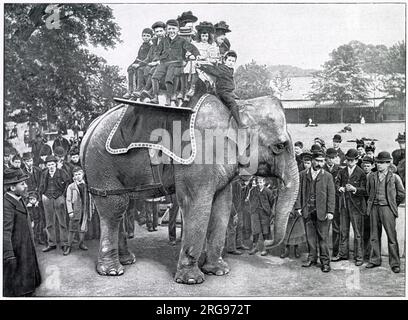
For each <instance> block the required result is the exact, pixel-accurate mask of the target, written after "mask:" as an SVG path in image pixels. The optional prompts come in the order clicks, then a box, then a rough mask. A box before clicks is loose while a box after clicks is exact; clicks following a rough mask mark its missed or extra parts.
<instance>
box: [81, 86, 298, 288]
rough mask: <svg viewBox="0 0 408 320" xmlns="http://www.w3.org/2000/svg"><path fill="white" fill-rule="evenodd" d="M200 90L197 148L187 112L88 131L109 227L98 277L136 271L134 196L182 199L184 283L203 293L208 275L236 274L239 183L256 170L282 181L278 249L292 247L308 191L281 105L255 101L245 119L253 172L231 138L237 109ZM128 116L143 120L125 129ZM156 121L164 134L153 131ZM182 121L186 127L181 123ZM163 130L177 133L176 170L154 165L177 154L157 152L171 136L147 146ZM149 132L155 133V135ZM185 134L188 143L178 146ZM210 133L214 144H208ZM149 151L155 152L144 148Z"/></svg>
mask: <svg viewBox="0 0 408 320" xmlns="http://www.w3.org/2000/svg"><path fill="white" fill-rule="evenodd" d="M197 91H198V92H197V94H196V95H195V96H194V97H193V98H192V99H191V102H190V103H191V105H192V106H195V105H196V104H197V103H198V102H199V103H200V108H199V110H198V111H197V112H193V113H192V114H191V117H192V118H193V117H194V127H193V132H194V137H195V142H194V143H195V146H194V143H193V141H192V135H191V132H192V131H191V127H189V128H188V129H187V130H186V131H185V134H184V136H183V131H182V130H183V129H184V128H187V124H188V125H190V126H191V119H190V113H189V112H185V113H184V112H179V113H177V115H176V116H175V114H176V113H173V112H168V111H169V110H162V108H160V107H138V106H135V107H128V108H125V106H124V105H118V106H117V107H115V108H113V109H111V110H109V111H108V112H106V113H105V114H104V115H102V116H100V117H99V118H98V119H97V120H95V121H94V122H93V123H92V124H91V126H90V127H89V129H88V130H87V133H86V135H85V136H84V139H83V142H82V144H81V160H82V163H83V166H84V169H85V171H86V175H87V180H88V185H89V187H90V190H91V192H92V193H93V198H94V201H95V204H96V206H97V209H98V212H99V215H100V221H101V222H100V223H101V240H100V250H99V254H98V261H97V266H96V268H97V271H98V273H99V274H101V275H113V276H114V275H121V274H123V272H124V267H123V265H126V264H132V263H134V262H135V256H134V254H133V253H131V252H130V250H129V248H128V246H127V239H126V237H125V233H124V230H123V224H122V223H121V221H122V219H123V215H124V212H125V211H126V209H127V206H128V204H129V197H135V196H136V197H137V196H140V194H143V196H144V197H147V196H148V195H149V194H150V192H154V193H155V196H156V193H161V194H165V193H172V192H175V193H176V196H177V200H178V203H179V205H180V208H181V210H182V212H183V239H182V244H181V249H180V254H179V260H178V265H177V272H176V274H175V280H176V281H177V282H180V283H186V284H195V283H201V282H202V281H204V274H203V272H204V273H211V274H216V275H224V274H226V273H228V272H229V266H228V264H227V263H226V262H225V261H224V260H223V259H222V257H221V255H222V250H223V247H224V243H225V234H226V229H227V224H228V220H229V213H230V207H231V197H232V196H231V181H232V180H233V179H234V178H235V177H236V176H237V175H238V174H239V171H240V170H252V171H251V172H250V174H256V175H261V176H274V177H277V178H278V179H279V180H280V181H281V184H280V185H281V186H282V187H281V189H280V190H279V194H278V199H277V202H276V205H275V210H276V213H275V221H274V225H273V228H274V235H275V236H274V245H277V244H279V243H280V242H281V241H282V240H283V239H284V236H285V231H286V224H287V221H288V217H289V213H290V211H291V209H292V207H293V204H294V202H295V199H296V197H297V192H298V184H299V182H298V171H297V165H296V161H295V156H294V151H293V147H292V141H291V137H290V135H289V133H288V131H287V126H286V119H285V116H284V111H283V108H282V105H281V103H280V101H279V100H277V99H275V98H273V97H260V98H256V99H251V100H249V101H247V102H248V103H247V105H246V106H245V112H243V113H242V114H241V117H242V119H243V121H244V122H245V123H246V124H248V125H249V126H250V129H249V130H247V133H246V134H247V135H248V136H250V139H249V140H248V141H249V144H248V145H247V148H246V149H245V148H244V150H245V152H247V153H248V152H249V156H248V157H247V158H248V160H249V163H246V164H245V163H242V162H241V163H240V162H238V161H237V160H236V159H237V157H236V151H237V139H235V140H234V139H233V138H232V136H231V132H235V130H236V128H237V124H236V122H235V121H234V120H232V118H231V114H230V112H229V110H228V109H227V108H226V107H225V106H224V105H223V104H222V103H221V102H220V101H219V100H218V98H217V97H215V96H213V95H209V94H203V91H201V92H200V91H199V90H197ZM132 108H133V110H132ZM125 109H126V110H125ZM136 109H139V111H136ZM124 110H125V111H124ZM132 112H133V113H132ZM165 112H168V114H165ZM126 114H127V115H128V116H129V117H134V119H133V120H132V121H130V120H129V121H130V123H129V126H128V128H124V129H120V130H116V129H118V126H119V125H118V123H120V122H121V121H122V120H121V119H124V118H123V116H124V115H126ZM153 118H154V119H155V120H154V121H153V122H154V123H155V125H154V126H150V127H149V124H147V125H146V122H148V121H151V120H152V119H153ZM176 118H177V120H175V119H176ZM187 118H188V120H186V119H187ZM129 119H130V118H129ZM183 119H184V120H183ZM124 121H125V122H126V121H127V120H126V119H124ZM174 121H175V122H177V121H178V122H179V124H178V125H176V124H174ZM156 125H159V127H160V128H158V129H160V130H161V132H165V131H167V132H168V133H170V140H171V141H172V142H173V143H171V144H170V147H169V148H167V149H169V151H170V152H173V153H174V155H175V156H178V158H177V157H173V160H172V161H170V162H168V163H161V162H160V161H158V162H155V161H156V160H158V159H159V160H163V158H162V157H161V156H163V154H164V155H165V156H168V154H167V153H166V152H167V151H165V149H164V148H161V147H153V145H162V144H158V141H163V140H164V139H165V138H166V137H165V135H162V136H161V137H160V138H161V139H162V140H157V139H155V140H156V141H153V142H152V141H143V140H145V139H146V137H149V138H150V137H155V138H158V137H159V135H155V134H153V131H155V130H154V129H156V128H154V127H155V126H156ZM115 126H116V129H115ZM175 127H177V130H176V131H174V128H175ZM163 129H165V130H163ZM143 130H147V131H146V132H142V131H143ZM149 130H152V132H150V133H149V132H148V131H149ZM160 130H159V131H160ZM175 132H176V133H175ZM177 132H178V133H177ZM179 133H180V136H181V141H177V139H178V138H177V137H176V136H178V134H179ZM115 134H117V135H116V136H115ZM208 134H210V135H212V136H211V137H210V138H209V136H208ZM129 137H130V138H129ZM135 138H137V139H136V140H137V142H135V143H140V144H141V145H140V146H139V145H138V147H135V145H133V146H131V145H132V143H133V141H132V140H133V139H135ZM214 140H215V141H214ZM211 141H212V143H210V142H211ZM174 142H180V143H174ZM129 143H130V144H129ZM143 143H146V145H145V146H144V147H143V145H142V144H143ZM148 143H151V145H149V144H148ZM177 148H179V149H178V150H176V149H177ZM120 149H122V150H120ZM180 149H181V151H180ZM115 150H120V151H119V152H115ZM151 150H156V152H152V151H151ZM220 150H221V154H219V151H220ZM238 151H239V150H238ZM241 151H242V150H241ZM247 155H248V154H247ZM167 158H168V157H167ZM170 158H171V157H170ZM153 159H155V161H153ZM174 159H176V160H174ZM158 169H159V171H160V170H161V172H158ZM158 179H159V180H158ZM160 179H161V180H160ZM149 188H151V189H149ZM152 190H153V191H152ZM108 191H109V192H108ZM143 192H144V193H143ZM149 196H150V195H149ZM204 247H205V248H206V257H205V261H204V262H203V265H202V266H201V268H200V267H199V265H198V260H199V257H200V255H201V253H202V251H203V248H204Z"/></svg>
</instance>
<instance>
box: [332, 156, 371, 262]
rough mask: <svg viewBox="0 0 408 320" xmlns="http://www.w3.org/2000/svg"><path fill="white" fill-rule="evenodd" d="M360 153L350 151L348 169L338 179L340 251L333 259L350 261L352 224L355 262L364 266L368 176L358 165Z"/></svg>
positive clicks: (347, 161) (340, 172) (343, 170)
mask: <svg viewBox="0 0 408 320" xmlns="http://www.w3.org/2000/svg"><path fill="white" fill-rule="evenodd" d="M358 158H359V153H358V151H357V150H356V149H349V150H348V151H347V153H346V163H347V167H345V168H343V169H341V170H340V171H339V173H338V175H337V178H336V189H337V191H338V192H339V195H340V229H341V231H340V233H341V236H340V250H339V254H338V255H337V256H336V257H334V258H333V259H332V261H334V262H337V261H340V260H348V259H349V238H350V223H351V225H352V227H353V232H354V262H355V265H356V266H361V265H362V264H363V259H364V252H363V219H364V215H365V214H366V201H365V196H366V182H367V178H366V175H365V173H364V171H363V169H361V168H360V167H359V166H358V165H357V163H358Z"/></svg>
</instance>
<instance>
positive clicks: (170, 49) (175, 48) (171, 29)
mask: <svg viewBox="0 0 408 320" xmlns="http://www.w3.org/2000/svg"><path fill="white" fill-rule="evenodd" d="M166 32H167V35H166V36H165V37H164V39H163V40H162V41H161V42H160V43H159V45H158V47H157V51H156V58H155V59H154V60H160V64H159V65H158V66H157V67H156V70H155V72H154V74H153V76H152V86H153V99H152V101H151V102H152V103H155V104H158V103H159V97H158V95H159V82H160V80H161V79H162V78H165V84H166V91H167V97H166V105H170V104H171V101H173V102H174V103H175V101H176V100H177V97H176V94H175V93H174V86H173V81H174V78H175V75H176V72H177V71H178V70H179V69H180V67H182V66H183V61H184V59H190V60H194V59H195V58H196V57H197V56H198V55H199V54H200V52H199V51H198V50H197V48H196V47H195V46H194V45H192V44H191V43H190V42H188V41H187V40H186V39H183V38H182V37H180V36H179V35H178V32H179V24H178V22H177V20H173V19H170V20H168V21H167V23H166Z"/></svg>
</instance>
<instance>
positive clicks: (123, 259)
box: [119, 251, 136, 266]
mask: <svg viewBox="0 0 408 320" xmlns="http://www.w3.org/2000/svg"><path fill="white" fill-rule="evenodd" d="M119 261H120V263H121V264H122V265H124V266H125V265H128V264H134V263H135V262H136V257H135V255H134V254H133V253H132V252H130V251H128V252H127V253H126V254H123V255H122V254H119Z"/></svg>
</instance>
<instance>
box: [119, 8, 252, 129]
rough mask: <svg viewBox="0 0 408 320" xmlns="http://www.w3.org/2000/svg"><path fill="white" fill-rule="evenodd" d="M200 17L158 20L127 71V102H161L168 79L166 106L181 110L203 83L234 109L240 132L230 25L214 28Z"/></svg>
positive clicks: (145, 32)
mask: <svg viewBox="0 0 408 320" xmlns="http://www.w3.org/2000/svg"><path fill="white" fill-rule="evenodd" d="M197 20H198V18H197V17H195V16H194V15H193V13H192V12H191V11H187V12H183V13H182V14H181V15H180V16H179V17H178V18H177V19H170V20H168V21H167V22H166V23H164V22H162V21H157V22H155V23H154V24H153V25H152V27H151V28H145V29H143V31H142V40H143V43H142V45H141V46H140V49H139V52H138V55H137V58H136V60H135V61H134V62H133V63H132V64H131V65H130V66H129V68H128V79H129V88H128V93H127V94H126V95H125V96H124V98H126V99H132V98H133V99H140V100H141V101H147V99H149V102H150V103H154V104H158V103H159V89H160V82H161V81H162V80H163V79H164V84H165V87H166V105H168V106H173V107H176V106H181V104H182V103H184V102H188V101H190V99H191V97H193V96H194V94H195V91H196V83H197V81H198V79H200V80H201V81H203V82H204V83H205V85H206V88H207V91H211V90H212V88H214V87H215V88H214V89H215V92H216V94H217V95H218V97H219V98H220V100H221V101H222V102H223V103H224V104H225V105H226V106H227V107H228V108H229V109H230V110H231V113H232V115H233V117H234V119H235V120H236V121H237V124H238V126H239V128H246V127H247V126H246V125H244V124H243V123H242V121H241V118H240V116H239V112H238V105H237V103H236V101H235V95H234V90H235V83H234V65H235V62H236V59H237V54H236V52H235V51H233V50H230V47H231V45H230V42H229V40H228V39H227V38H226V33H228V32H231V30H230V29H229V26H228V25H227V24H226V23H225V22H224V21H220V22H218V23H216V24H215V25H213V24H212V23H211V22H207V21H203V22H200V23H199V24H198V25H197V26H195V29H196V31H197V32H196V33H195V32H194V28H193V27H194V23H195V22H197Z"/></svg>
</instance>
